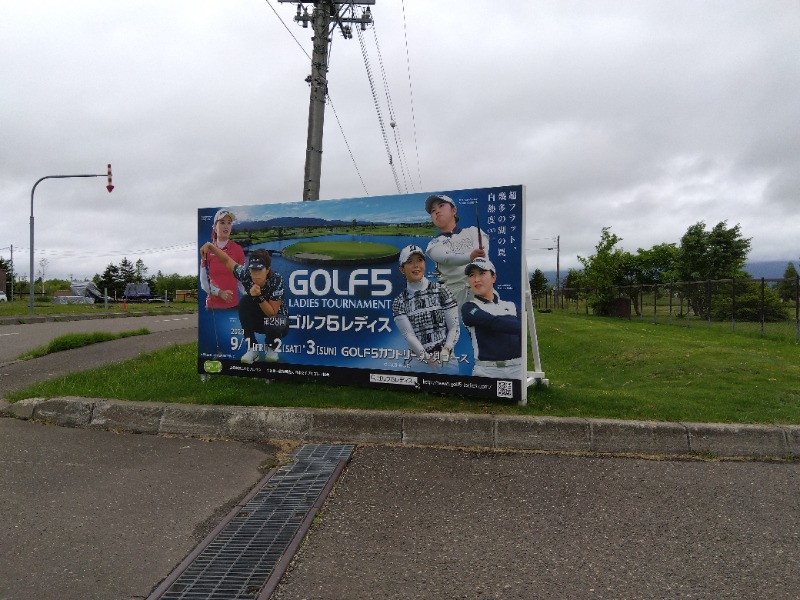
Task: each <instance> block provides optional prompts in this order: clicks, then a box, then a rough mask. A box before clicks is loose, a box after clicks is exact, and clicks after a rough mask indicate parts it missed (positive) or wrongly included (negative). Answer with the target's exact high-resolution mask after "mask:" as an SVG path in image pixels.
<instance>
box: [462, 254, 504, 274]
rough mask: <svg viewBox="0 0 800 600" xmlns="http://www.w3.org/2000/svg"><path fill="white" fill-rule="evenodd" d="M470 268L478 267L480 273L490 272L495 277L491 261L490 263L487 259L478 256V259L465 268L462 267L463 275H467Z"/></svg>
mask: <svg viewBox="0 0 800 600" xmlns="http://www.w3.org/2000/svg"><path fill="white" fill-rule="evenodd" d="M472 267H478V268H479V269H480V270H481V271H491V272H492V273H494V274H495V275H497V271H495V269H494V265H493V264H492V261H490V260H489V259H488V258H483V257H480V256H479V257H478V258H476V259H475V260H473V261H472V262H471V263H469V264H468V265H467V266H466V267H464V275H469V272H470V269H472Z"/></svg>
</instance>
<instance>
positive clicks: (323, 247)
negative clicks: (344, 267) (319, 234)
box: [283, 241, 400, 262]
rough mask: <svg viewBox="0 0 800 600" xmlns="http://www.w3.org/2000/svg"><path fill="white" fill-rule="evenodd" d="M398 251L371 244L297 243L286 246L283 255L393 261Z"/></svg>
mask: <svg viewBox="0 0 800 600" xmlns="http://www.w3.org/2000/svg"><path fill="white" fill-rule="evenodd" d="M399 252H400V251H399V250H398V249H397V248H395V247H394V246H390V245H388V244H377V243H373V242H353V241H341V242H330V241H329V242H297V243H296V244H292V245H291V246H287V247H286V248H284V250H283V255H284V256H285V257H286V258H288V259H304V260H320V261H325V262H329V261H347V262H349V261H353V262H356V261H358V262H360V261H383V260H385V261H387V262H388V261H390V260H395V259H396V258H397V257H398V255H399Z"/></svg>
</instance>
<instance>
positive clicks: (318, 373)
mask: <svg viewBox="0 0 800 600" xmlns="http://www.w3.org/2000/svg"><path fill="white" fill-rule="evenodd" d="M524 194H525V189H524V186H521V185H508V186H498V187H489V188H480V189H467V190H450V191H441V192H431V193H414V194H402V195H392V196H381V197H367V198H350V199H342V200H318V201H314V202H294V203H285V204H260V205H240V206H233V205H226V206H215V207H208V208H201V209H199V210H198V246H199V248H200V257H199V267H200V268H199V273H200V277H199V281H200V283H199V288H200V289H199V290H198V303H199V310H198V315H199V319H198V323H199V339H198V371H199V372H200V373H202V374H209V373H210V374H224V375H235V376H246V377H262V378H266V379H287V380H299V381H309V380H311V381H318V382H330V383H335V384H340V383H341V384H348V385H362V386H370V387H378V388H380V387H383V388H386V387H392V388H400V389H408V390H420V391H429V392H437V393H454V394H461V395H469V396H479V397H486V398H499V399H509V400H515V401H524V399H525V397H526V362H527V354H526V348H527V344H526V341H527V336H526V331H525V319H524V307H525V304H524V298H525V295H524V294H525V290H526V288H527V286H528V281H527V273H526V269H525V264H524V257H525V248H524V237H525V235H524V228H525V213H524V211H525V198H524Z"/></svg>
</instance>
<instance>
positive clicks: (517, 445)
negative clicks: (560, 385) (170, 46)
mask: <svg viewBox="0 0 800 600" xmlns="http://www.w3.org/2000/svg"><path fill="white" fill-rule="evenodd" d="M0 416H6V417H16V418H20V419H34V420H39V421H47V422H51V423H54V424H56V425H61V426H66V427H89V428H97V429H106V430H114V431H125V432H130V433H147V434H152V435H182V436H190V437H203V438H235V439H240V440H265V439H293V440H302V441H318V442H345V443H375V444H387V443H393V444H407V445H413V446H453V447H463V448H491V449H495V450H503V449H507V450H534V451H557V452H592V453H606V454H608V453H610V454H648V455H669V456H679V455H697V454H700V455H710V456H715V457H721V458H723V457H724V458H734V457H745V458H797V457H800V426H795V425H793V426H777V425H730V424H721V423H664V422H650V421H615V420H611V419H580V418H558V417H522V416H504V415H475V414H450V413H402V412H388V411H386V412H384V411H364V410H334V409H322V410H320V409H303V408H266V407H241V406H203V405H195V404H171V403H166V402H164V403H155V402H127V401H120V400H105V399H93V398H75V397H65V398H51V399H43V398H28V399H26V400H21V401H20V402H17V403H15V404H9V403H8V402H6V401H3V400H0Z"/></svg>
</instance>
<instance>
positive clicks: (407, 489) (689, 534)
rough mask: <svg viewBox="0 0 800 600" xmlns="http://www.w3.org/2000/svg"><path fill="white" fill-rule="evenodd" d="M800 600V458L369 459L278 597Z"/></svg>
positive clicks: (386, 453)
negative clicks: (760, 460) (769, 460)
mask: <svg viewBox="0 0 800 600" xmlns="http://www.w3.org/2000/svg"><path fill="white" fill-rule="evenodd" d="M311 598H326V599H333V598H337V599H338V598H341V599H347V600H373V599H375V598H393V599H412V598H413V599H417V598H426V599H431V600H438V599H451V598H469V599H487V598H501V599H504V600H536V599H542V600H561V599H564V600H582V599H587V600H589V599H592V600H595V599H601V598H603V599H612V598H613V599H642V600H655V599H662V598H663V599H667V598H695V599H699V598H702V599H708V600H719V599H721V598H736V599H753V600H766V599H769V600H797V598H800V464H798V463H784V464H779V463H772V464H770V463H756V462H700V461H667V460H663V461H659V460H643V459H637V458H599V457H589V456H564V455H561V456H559V455H543V454H539V455H535V454H498V453H479V452H464V451H452V450H436V449H414V448H393V447H386V446H383V447H381V446H367V447H360V448H358V449H357V451H356V453H355V455H354V457H353V459H352V460H351V463H350V466H349V468H348V469H347V471H346V472H345V474H344V476H343V478H342V479H340V483H339V485H338V487H337V488H336V490H335V492H334V494H333V495H332V496H331V497H329V501H328V503H327V504H326V506H325V509H324V512H323V515H322V518H321V520H320V522H319V526H318V527H317V528H316V530H314V531H313V532H312V533H311V535H310V537H309V539H308V542H307V543H306V544H305V545H304V546H303V547H302V548H301V550H300V552H299V553H298V555H297V558H296V560H295V563H294V566H293V568H292V570H291V571H290V572H289V573H288V574H287V576H286V577H285V578H284V580H283V582H282V584H281V585H280V586H279V588H278V589H277V590H276V593H275V594H274V595H273V599H275V600H301V599H311Z"/></svg>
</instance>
